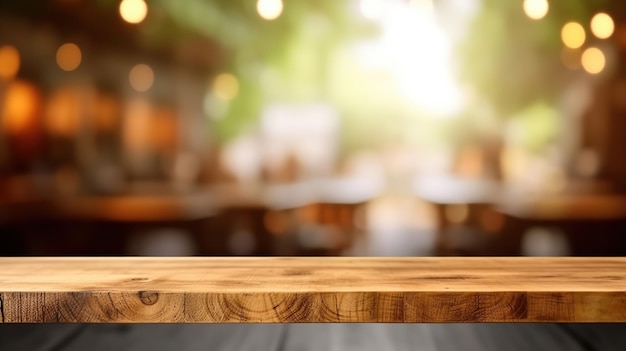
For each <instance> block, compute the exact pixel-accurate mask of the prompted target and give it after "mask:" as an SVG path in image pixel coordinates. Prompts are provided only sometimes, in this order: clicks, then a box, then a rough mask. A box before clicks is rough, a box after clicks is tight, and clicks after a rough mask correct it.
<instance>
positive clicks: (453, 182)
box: [413, 175, 503, 255]
mask: <svg viewBox="0 0 626 351" xmlns="http://www.w3.org/2000/svg"><path fill="white" fill-rule="evenodd" d="M502 190H503V189H502V187H501V185H500V184H499V183H498V182H496V181H494V180H485V179H466V178H459V177H454V176H450V175H440V176H436V177H435V176H428V177H421V178H418V179H416V180H415V182H414V183H413V194H414V195H415V196H417V197H418V198H419V199H421V200H423V201H426V202H427V203H429V204H431V205H432V206H433V207H434V208H435V214H436V220H437V227H436V242H435V254H437V255H448V254H451V253H453V249H452V243H451V237H450V236H451V235H450V233H451V227H452V226H453V225H454V224H461V223H468V224H472V225H477V222H478V221H480V216H481V212H482V211H484V210H485V208H487V207H488V206H490V205H491V204H492V203H494V202H495V201H497V198H498V196H501V192H502Z"/></svg>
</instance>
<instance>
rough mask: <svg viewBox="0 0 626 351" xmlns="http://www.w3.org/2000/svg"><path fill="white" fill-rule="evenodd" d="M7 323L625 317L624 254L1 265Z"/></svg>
mask: <svg viewBox="0 0 626 351" xmlns="http://www.w3.org/2000/svg"><path fill="white" fill-rule="evenodd" d="M0 301H1V307H0V312H1V317H2V322H4V323H40V322H80V323H91V322H104V323H108V322H116V323H117V322H129V323H144V322H145V323H159V322H165V323H196V322H211V323H213V322H218V323H255V322H263V323H266V322H267V323H286V322H394V323H395V322H626V258H580V257H578V258H576V257H565V258H528V257H510V258H486V257H481V258H461V257H445V258H441V257H440V258H434V257H431V258H360V257H354V258H348V257H342V258H338V257H332V258H331V257H325V258H310V257H309V258H305V257H302V258H286V257H284V258H278V257H276V258H271V257H265V258H251V257H230V258H209V257H186V258H178V257H177V258H154V257H149V258H148V257H125V258H121V257H109V258H105V257H98V258H95V257H92V258H68V257H65V258H60V257H58V258H44V257H27V258H0Z"/></svg>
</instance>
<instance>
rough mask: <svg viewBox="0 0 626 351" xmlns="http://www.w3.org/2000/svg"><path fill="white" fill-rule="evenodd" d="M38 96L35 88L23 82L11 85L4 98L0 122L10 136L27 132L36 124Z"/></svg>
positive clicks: (38, 104)
mask: <svg viewBox="0 0 626 351" xmlns="http://www.w3.org/2000/svg"><path fill="white" fill-rule="evenodd" d="M40 102H41V101H40V96H39V90H38V89H37V87H36V86H35V85H33V84H31V83H28V82H24V81H15V82H13V83H11V84H10V85H9V86H8V87H7V90H6V93H5V97H4V108H3V109H2V112H3V113H2V119H1V122H2V124H3V126H4V129H5V130H6V131H7V132H8V133H10V134H21V133H24V132H27V131H28V130H29V129H30V128H31V127H33V126H34V125H35V124H37V118H38V114H39V106H40Z"/></svg>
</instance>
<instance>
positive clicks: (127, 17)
mask: <svg viewBox="0 0 626 351" xmlns="http://www.w3.org/2000/svg"><path fill="white" fill-rule="evenodd" d="M146 15H148V5H147V4H146V2H145V1H144V0H122V2H121V3H120V16H122V19H123V20H124V21H126V22H128V23H132V24H137V23H141V22H142V21H143V20H144V19H145V18H146Z"/></svg>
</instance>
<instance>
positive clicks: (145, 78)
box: [128, 63, 154, 93]
mask: <svg viewBox="0 0 626 351" xmlns="http://www.w3.org/2000/svg"><path fill="white" fill-rule="evenodd" d="M128 81H129V82H130V86H131V87H133V89H135V90H136V91H138V92H140V93H142V92H145V91H148V90H150V88H151V87H152V84H153V83H154V71H152V68H150V66H148V65H146V64H143V63H140V64H138V65H136V66H134V67H133V68H132V69H131V70H130V74H129V75H128Z"/></svg>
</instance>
